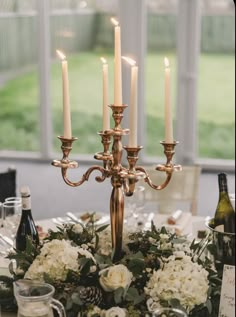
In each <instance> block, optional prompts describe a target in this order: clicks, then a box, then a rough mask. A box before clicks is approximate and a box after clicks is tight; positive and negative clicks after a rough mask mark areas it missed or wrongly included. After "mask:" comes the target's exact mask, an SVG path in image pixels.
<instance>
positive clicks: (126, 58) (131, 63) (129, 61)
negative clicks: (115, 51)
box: [122, 56, 136, 66]
mask: <svg viewBox="0 0 236 317" xmlns="http://www.w3.org/2000/svg"><path fill="white" fill-rule="evenodd" d="M122 59H123V60H125V61H126V62H128V63H129V64H130V65H131V66H134V65H136V61H135V60H133V59H132V58H130V57H126V56H122Z"/></svg>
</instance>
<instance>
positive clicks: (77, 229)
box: [72, 223, 83, 234]
mask: <svg viewBox="0 0 236 317" xmlns="http://www.w3.org/2000/svg"><path fill="white" fill-rule="evenodd" d="M72 231H74V233H77V234H79V233H82V232H83V225H82V224H80V223H75V224H74V225H73V227H72Z"/></svg>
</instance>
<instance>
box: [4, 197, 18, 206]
mask: <svg viewBox="0 0 236 317" xmlns="http://www.w3.org/2000/svg"><path fill="white" fill-rule="evenodd" d="M5 201H13V202H16V203H17V202H19V203H20V204H21V201H22V200H21V197H7V198H6V199H5Z"/></svg>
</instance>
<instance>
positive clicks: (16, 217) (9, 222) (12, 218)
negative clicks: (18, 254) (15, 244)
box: [2, 200, 21, 235]
mask: <svg viewBox="0 0 236 317" xmlns="http://www.w3.org/2000/svg"><path fill="white" fill-rule="evenodd" d="M2 207H3V212H2V213H3V227H4V228H5V229H6V230H8V231H10V232H11V234H13V235H14V234H15V233H16V229H17V227H18V225H19V221H20V216H21V202H20V201H18V200H9V201H4V203H3V204H2Z"/></svg>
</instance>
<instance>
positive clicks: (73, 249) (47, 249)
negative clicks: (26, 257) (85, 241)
mask: <svg viewBox="0 0 236 317" xmlns="http://www.w3.org/2000/svg"><path fill="white" fill-rule="evenodd" d="M79 256H82V257H86V258H88V259H92V260H93V262H94V264H96V260H95V258H94V257H93V255H92V254H91V253H90V252H89V251H87V250H84V249H83V248H81V247H78V246H73V245H72V244H71V241H69V240H64V239H63V240H57V239H54V240H52V241H49V242H47V243H45V244H44V245H43V247H42V249H41V252H40V254H39V255H38V256H37V257H36V258H35V260H34V262H33V263H32V264H31V266H30V267H29V269H28V271H27V272H26V274H25V278H29V279H36V280H41V281H43V278H44V274H47V275H48V276H49V277H50V278H51V279H55V280H62V281H64V280H65V279H66V277H67V273H68V271H69V270H72V271H75V272H76V271H78V270H79V263H78V257H79ZM93 269H94V268H93Z"/></svg>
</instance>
